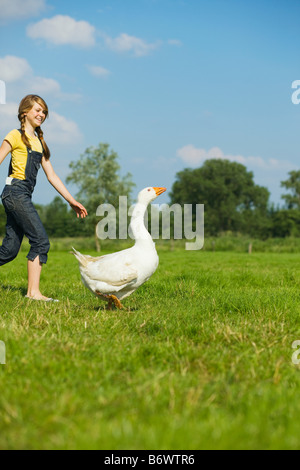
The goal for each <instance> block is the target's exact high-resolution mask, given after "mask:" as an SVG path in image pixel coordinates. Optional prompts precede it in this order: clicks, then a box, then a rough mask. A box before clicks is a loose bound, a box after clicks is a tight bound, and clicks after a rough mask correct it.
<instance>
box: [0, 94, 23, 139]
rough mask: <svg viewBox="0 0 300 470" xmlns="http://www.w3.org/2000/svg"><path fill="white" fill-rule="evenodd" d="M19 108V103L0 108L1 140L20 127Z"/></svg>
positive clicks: (7, 104)
mask: <svg viewBox="0 0 300 470" xmlns="http://www.w3.org/2000/svg"><path fill="white" fill-rule="evenodd" d="M18 107H19V105H18V104H17V103H6V104H5V105H1V106H0V129H1V139H2V138H3V137H5V135H6V134H8V132H9V131H11V130H12V129H14V128H16V127H18V126H19V124H20V123H19V121H18ZM1 139H0V140H1ZM1 142H2V140H1Z"/></svg>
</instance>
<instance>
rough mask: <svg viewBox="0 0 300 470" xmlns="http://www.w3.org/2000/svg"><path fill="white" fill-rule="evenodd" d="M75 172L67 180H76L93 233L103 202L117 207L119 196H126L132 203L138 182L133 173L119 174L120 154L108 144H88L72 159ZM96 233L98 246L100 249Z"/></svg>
mask: <svg viewBox="0 0 300 470" xmlns="http://www.w3.org/2000/svg"><path fill="white" fill-rule="evenodd" d="M70 168H71V169H72V172H71V173H70V174H69V176H68V177H67V179H66V181H67V182H71V183H74V184H75V185H76V186H77V187H78V188H79V192H78V193H77V198H78V200H80V202H81V203H82V204H84V205H85V207H86V209H87V211H88V213H89V217H88V218H87V220H86V223H87V225H88V226H89V228H90V233H92V231H94V233H95V228H96V224H97V218H96V210H97V207H98V206H99V205H100V204H104V203H108V204H112V205H113V206H114V207H115V208H116V209H118V205H119V196H127V198H128V204H129V205H130V204H131V201H130V194H131V191H132V189H133V187H134V186H135V184H134V183H133V182H132V180H131V178H132V175H131V174H130V173H128V174H127V175H125V176H123V177H121V176H120V173H119V172H120V165H119V163H118V154H117V153H116V152H114V151H113V150H109V145H108V144H104V143H100V144H99V145H98V147H96V148H95V147H89V148H87V149H86V150H85V152H84V154H83V155H81V157H80V159H79V160H78V161H76V162H71V163H70ZM97 240H98V239H97V237H96V246H97V249H100V246H99V245H98V242H97Z"/></svg>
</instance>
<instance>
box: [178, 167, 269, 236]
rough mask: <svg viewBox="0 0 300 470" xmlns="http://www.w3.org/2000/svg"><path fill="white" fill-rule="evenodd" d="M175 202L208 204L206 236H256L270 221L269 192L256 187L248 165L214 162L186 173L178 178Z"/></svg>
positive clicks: (186, 170) (205, 207)
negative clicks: (228, 233) (236, 233)
mask: <svg viewBox="0 0 300 470" xmlns="http://www.w3.org/2000/svg"><path fill="white" fill-rule="evenodd" d="M176 177H177V180H176V181H175V183H174V184H173V187H172V191H171V195H170V197H171V202H172V203H179V204H193V207H195V206H196V204H204V210H205V232H206V233H208V234H211V235H217V234H218V233H219V232H222V231H229V230H230V231H244V232H247V233H249V232H250V231H252V232H253V224H254V226H255V227H256V229H257V227H258V225H259V223H263V221H264V220H265V218H266V217H267V205H268V199H269V191H268V190H267V189H266V188H264V187H261V186H257V185H255V183H254V181H253V173H252V172H249V171H247V169H246V167H245V166H244V165H241V164H240V163H236V162H230V161H229V160H221V159H212V160H207V161H205V162H204V164H203V166H202V167H200V168H196V169H195V170H192V169H185V170H183V171H181V172H179V173H177V175H176Z"/></svg>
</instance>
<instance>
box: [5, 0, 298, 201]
mask: <svg viewBox="0 0 300 470" xmlns="http://www.w3.org/2000/svg"><path fill="white" fill-rule="evenodd" d="M299 17H300V1H298V0H284V1H281V0H259V1H258V0H253V1H251V2H249V1H244V0H227V1H225V0H127V1H124V0H97V1H96V0H87V1H86V2H82V1H74V0H72V1H69V0H64V1H63V2H62V1H58V0H0V80H3V81H5V83H6V89H7V96H6V104H1V105H0V139H2V138H3V137H5V135H6V133H7V132H8V131H9V130H11V129H12V128H15V127H18V121H17V120H16V114H17V107H18V103H19V101H20V100H21V99H22V97H23V96H24V95H25V94H27V93H37V94H40V95H41V96H42V97H43V98H44V99H45V100H46V102H47V103H48V106H49V109H50V118H49V119H48V120H47V121H46V123H45V124H44V126H43V129H44V133H45V138H46V141H47V143H48V145H49V147H50V149H51V152H52V157H51V158H52V164H53V166H54V168H55V170H56V172H57V173H58V175H59V176H60V177H61V178H62V179H63V180H64V179H65V177H66V176H67V175H68V173H69V172H70V169H69V163H70V161H72V160H77V159H79V157H80V155H81V154H83V152H84V150H85V149H86V148H87V147H89V146H96V145H98V144H99V143H100V142H107V143H109V144H110V146H111V148H112V149H113V150H115V151H116V152H117V153H118V155H119V161H120V165H121V173H122V174H125V173H127V172H130V173H131V174H132V176H133V180H134V182H135V184H136V189H135V192H134V195H136V194H137V192H138V191H139V190H140V189H142V188H144V187H145V186H150V185H151V186H152V185H153V186H166V187H167V188H168V190H170V189H171V187H172V184H173V182H174V181H175V175H176V173H177V172H178V171H180V170H182V169H184V168H187V167H189V168H197V167H199V166H201V165H202V164H203V162H204V161H205V160H206V159H207V158H228V159H230V160H232V161H237V162H240V163H243V164H244V165H245V166H246V167H247V169H248V170H251V171H252V172H253V173H254V180H255V182H256V183H257V184H259V185H263V186H266V187H267V188H268V189H269V191H270V192H271V198H270V200H271V202H274V203H275V204H278V203H280V204H282V200H281V199H280V195H281V194H282V193H283V192H284V190H283V189H282V188H280V181H282V180H284V179H286V178H287V177H288V172H289V171H290V170H297V169H299V161H300V159H299V124H300V104H294V103H293V102H292V99H291V98H292V94H293V92H297V89H296V90H293V89H292V83H293V82H294V81H295V80H300V67H299V65H300V64H299V44H300V28H299ZM299 97H300V92H299ZM7 167H8V158H7V161H5V162H4V163H3V164H2V166H1V168H0V184H1V181H2V184H4V180H5V176H6V173H7ZM68 187H69V189H70V190H71V191H72V192H73V193H74V194H75V193H76V188H74V187H72V186H68ZM56 194H57V193H56V192H55V190H54V189H53V188H52V187H51V186H50V185H49V184H48V183H47V181H46V179H45V176H44V175H43V174H41V175H39V180H38V184H37V187H36V190H35V193H34V201H35V202H40V203H42V204H46V203H49V202H51V200H52V199H53V198H54V197H55V196H56ZM168 201H169V199H168V193H165V194H164V195H163V196H161V198H160V202H168ZM199 202H201V201H199Z"/></svg>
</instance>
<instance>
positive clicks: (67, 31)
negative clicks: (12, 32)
mask: <svg viewBox="0 0 300 470" xmlns="http://www.w3.org/2000/svg"><path fill="white" fill-rule="evenodd" d="M95 32H96V30H95V28H94V26H92V25H91V24H90V23H88V22H87V21H76V20H74V19H73V18H71V17H70V16H65V15H56V16H54V17H53V18H50V19H44V20H41V21H39V22H38V23H35V24H32V25H29V26H28V28H27V35H28V36H29V37H30V38H32V39H44V40H45V41H47V42H48V43H50V44H55V45H57V46H58V45H72V46H79V47H91V46H94V45H95Z"/></svg>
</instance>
